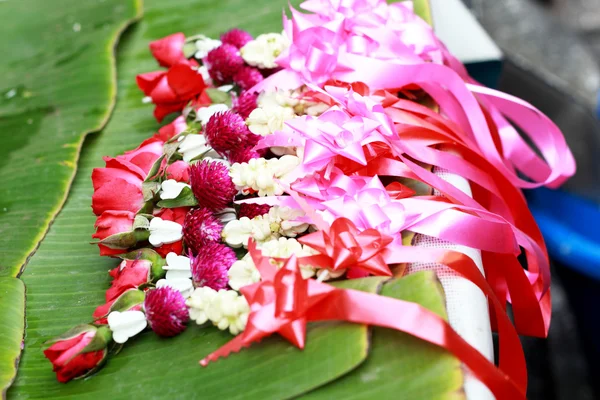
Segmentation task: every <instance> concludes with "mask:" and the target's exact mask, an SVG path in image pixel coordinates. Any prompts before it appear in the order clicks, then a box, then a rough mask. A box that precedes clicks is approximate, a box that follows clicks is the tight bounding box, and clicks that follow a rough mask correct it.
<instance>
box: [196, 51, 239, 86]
mask: <svg viewBox="0 0 600 400" xmlns="http://www.w3.org/2000/svg"><path fill="white" fill-rule="evenodd" d="M204 61H205V63H206V66H207V68H208V73H209V75H210V77H211V78H212V79H213V80H214V81H215V82H217V83H219V84H222V83H227V82H231V80H232V79H233V76H234V75H235V74H236V72H238V71H239V70H240V68H242V66H244V59H243V58H242V56H241V55H240V50H239V49H238V48H237V47H235V46H233V45H231V44H223V45H221V46H219V47H217V48H216V49H214V50H211V51H210V52H209V53H208V54H207V56H206V58H205V59H204Z"/></svg>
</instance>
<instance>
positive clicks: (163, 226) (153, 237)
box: [148, 217, 183, 247]
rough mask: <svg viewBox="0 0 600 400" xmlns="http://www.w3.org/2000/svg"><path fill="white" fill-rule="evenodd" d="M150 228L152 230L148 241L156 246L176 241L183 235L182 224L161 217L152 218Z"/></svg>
mask: <svg viewBox="0 0 600 400" xmlns="http://www.w3.org/2000/svg"><path fill="white" fill-rule="evenodd" d="M148 230H149V231H150V237H149V238H148V241H149V242H150V244H151V245H152V246H154V247H160V246H162V245H163V244H169V243H175V242H176V241H178V240H181V238H182V237H183V228H182V226H181V225H179V224H178V223H177V222H174V221H167V220H163V219H162V218H160V217H154V218H152V221H150V227H149V228H148Z"/></svg>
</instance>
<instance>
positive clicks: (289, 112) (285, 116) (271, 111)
mask: <svg viewBox="0 0 600 400" xmlns="http://www.w3.org/2000/svg"><path fill="white" fill-rule="evenodd" d="M294 117H296V114H294V109H293V108H291V107H282V106H280V105H277V104H275V105H269V106H264V107H258V108H255V109H254V110H253V111H252V112H251V113H250V115H249V116H248V118H247V119H246V125H248V129H249V130H250V132H252V133H254V134H255V135H260V136H267V135H270V134H272V133H274V132H276V131H280V130H282V129H283V128H284V123H285V121H287V120H290V119H292V118H294Z"/></svg>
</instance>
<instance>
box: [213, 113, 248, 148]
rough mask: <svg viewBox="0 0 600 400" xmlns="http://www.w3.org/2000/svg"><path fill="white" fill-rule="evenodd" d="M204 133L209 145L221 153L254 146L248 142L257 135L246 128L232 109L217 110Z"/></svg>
mask: <svg viewBox="0 0 600 400" xmlns="http://www.w3.org/2000/svg"><path fill="white" fill-rule="evenodd" d="M204 134H205V136H206V139H207V140H208V144H210V147H212V148H213V149H214V150H215V151H216V152H218V153H219V154H221V155H227V153H229V152H236V151H240V150H243V149H245V148H246V147H250V146H254V145H251V144H249V143H248V142H249V140H253V139H254V138H253V136H257V135H254V134H253V133H252V132H250V130H248V127H247V126H246V123H245V122H244V119H243V118H242V117H241V116H240V115H238V114H236V113H234V112H232V111H224V112H218V113H215V114H214V115H213V116H212V117H210V119H209V120H208V123H207V124H206V129H205V132H204Z"/></svg>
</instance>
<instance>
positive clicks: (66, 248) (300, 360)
mask: <svg viewBox="0 0 600 400" xmlns="http://www.w3.org/2000/svg"><path fill="white" fill-rule="evenodd" d="M284 6H285V5H284V4H279V3H274V2H271V1H269V0H261V1H259V2H256V1H255V2H251V3H250V2H246V1H242V0H232V1H224V2H219V3H215V2H212V1H190V0H187V1H186V0H178V1H176V2H174V1H172V2H169V3H166V2H163V1H158V0H154V1H147V3H146V4H145V18H144V20H143V22H141V23H140V24H138V25H136V26H135V27H133V28H132V29H131V30H129V31H128V32H127V33H126V34H125V36H124V38H123V40H122V44H121V46H119V52H118V70H119V77H118V78H119V82H118V83H119V85H118V88H119V91H118V100H117V107H116V110H115V113H114V115H113V116H112V118H111V120H110V122H109V124H108V125H107V127H106V129H105V130H104V131H103V132H102V134H101V135H98V136H92V137H89V138H88V139H87V141H86V146H85V147H84V150H83V152H82V155H81V160H80V163H79V170H78V173H77V176H76V178H75V182H74V184H73V186H72V189H71V193H70V195H69V199H68V201H67V203H66V204H65V207H64V208H63V210H62V211H61V213H60V215H59V216H58V218H57V219H56V220H55V222H54V223H53V225H52V227H51V229H50V231H49V232H48V234H47V236H46V238H45V239H44V241H43V242H42V243H41V245H40V248H39V250H38V251H37V252H36V254H35V255H34V256H33V257H32V258H31V261H30V262H29V264H28V266H27V269H26V270H25V272H24V274H23V275H22V279H23V280H24V281H25V283H26V284H27V287H28V301H27V321H28V326H27V332H26V341H25V350H24V353H23V357H22V362H21V366H20V368H19V374H18V376H17V380H16V382H15V384H14V386H13V387H12V388H11V389H10V391H9V397H10V398H28V399H32V398H33V399H35V398H41V397H44V398H48V397H52V398H77V399H80V398H98V397H99V396H101V397H107V398H115V399H118V398H130V397H131V393H135V394H136V397H148V398H177V397H181V395H182V393H186V394H187V395H188V396H190V397H195V396H200V395H202V396H206V397H207V398H210V397H216V395H217V394H219V395H220V398H281V397H282V396H283V397H288V396H293V395H297V394H301V393H302V392H305V391H308V390H310V389H312V388H314V387H316V386H320V385H322V384H324V383H326V382H328V381H330V380H332V379H335V378H336V377H338V376H341V375H343V374H344V373H346V372H348V371H349V370H351V369H353V368H355V367H356V366H357V365H358V364H360V362H362V361H363V360H364V358H365V357H366V354H367V344H368V342H367V328H366V327H364V326H360V325H352V324H344V323H338V324H321V325H314V326H311V327H310V331H309V333H308V342H310V343H309V344H308V345H307V348H306V349H305V350H304V351H303V352H301V351H299V350H297V349H295V348H293V347H291V346H290V345H289V344H288V343H286V342H284V341H283V340H282V339H279V338H277V337H274V338H271V339H269V340H265V341H264V342H263V343H261V344H258V345H256V346H252V348H250V349H248V350H247V351H243V352H241V353H240V354H236V355H234V356H231V357H230V358H229V359H226V360H221V361H219V362H218V363H216V364H214V365H211V366H210V367H209V368H206V369H202V368H201V367H200V366H199V365H198V360H200V358H202V357H203V356H205V355H207V354H208V353H209V352H211V351H212V350H215V349H216V348H218V346H220V345H221V344H223V343H225V342H226V341H227V340H229V339H230V338H231V337H230V335H229V334H226V333H223V332H220V331H218V330H217V329H214V328H204V329H203V328H199V327H191V328H190V329H188V330H187V331H186V332H185V333H184V334H183V335H181V336H179V337H177V338H174V339H170V340H164V339H160V338H158V337H156V336H155V335H154V334H152V333H146V334H143V335H141V337H138V338H136V339H135V340H132V341H131V343H127V345H126V346H125V347H124V349H123V351H122V352H121V353H120V354H119V355H118V356H116V357H114V358H112V359H111V360H109V362H108V364H107V366H106V367H105V368H104V369H103V370H102V371H101V372H100V373H99V374H96V375H95V376H93V377H92V378H90V379H85V380H80V381H76V382H71V383H69V384H68V385H62V384H59V383H58V382H57V381H56V378H55V376H54V373H53V372H52V370H51V365H50V363H49V362H48V361H47V360H46V359H45V358H44V357H43V355H42V349H43V343H44V342H45V341H46V340H48V339H49V338H52V337H53V336H55V335H59V334H61V333H62V332H64V331H66V330H67V329H69V328H70V327H72V326H74V325H77V324H79V323H82V322H86V321H89V320H90V318H91V313H92V311H93V310H94V308H95V306H97V305H99V304H102V302H103V300H104V291H105V290H106V288H107V287H108V285H109V277H108V275H107V271H108V270H109V269H110V268H112V267H114V266H115V265H116V263H117V261H116V260H114V259H109V258H101V257H100V256H99V255H98V249H97V247H96V246H91V245H90V244H89V241H90V236H91V234H92V233H93V230H94V229H93V224H94V220H95V218H94V216H93V214H92V213H91V210H90V197H91V194H92V191H93V190H92V184H91V180H90V175H91V171H92V169H93V168H94V167H99V166H102V164H103V162H102V156H104V155H113V156H114V155H116V154H119V153H122V152H123V151H125V150H128V149H132V148H134V147H136V146H137V145H138V144H139V143H140V142H141V141H142V140H144V139H146V138H148V137H149V136H150V135H152V133H153V132H155V131H156V129H157V124H156V122H155V121H154V120H153V118H152V106H151V105H148V104H144V103H142V97H143V95H142V93H141V92H140V91H139V90H138V88H137V87H136V84H135V79H134V78H135V75H136V74H138V73H141V72H146V71H152V70H155V69H157V66H156V64H155V62H154V60H152V59H151V57H150V55H149V52H148V43H149V42H150V41H151V40H155V39H158V38H160V37H162V36H165V35H167V34H170V33H173V32H175V31H178V30H181V31H183V32H185V33H186V34H192V33H197V32H205V33H207V34H210V35H214V36H216V35H218V34H219V33H221V32H223V31H225V30H227V29H228V28H230V27H232V26H234V24H235V25H240V26H241V27H242V28H249V29H250V31H251V32H253V33H255V34H256V33H259V32H268V31H277V30H279V29H280V27H281V22H280V18H281V10H282V8H283V7H284ZM191 10H196V11H197V12H195V14H194V15H195V17H194V18H190V12H191ZM222 21H228V24H229V25H226V24H224V23H223V22H222ZM375 286H376V285H374V287H373V289H372V290H375ZM309 367H310V368H309ZM265 377H269V378H268V379H265ZM159 381H161V382H163V384H162V385H161V387H160V390H157V388H156V387H155V386H153V384H156V382H159ZM257 382H261V384H260V385H258V384H257Z"/></svg>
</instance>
